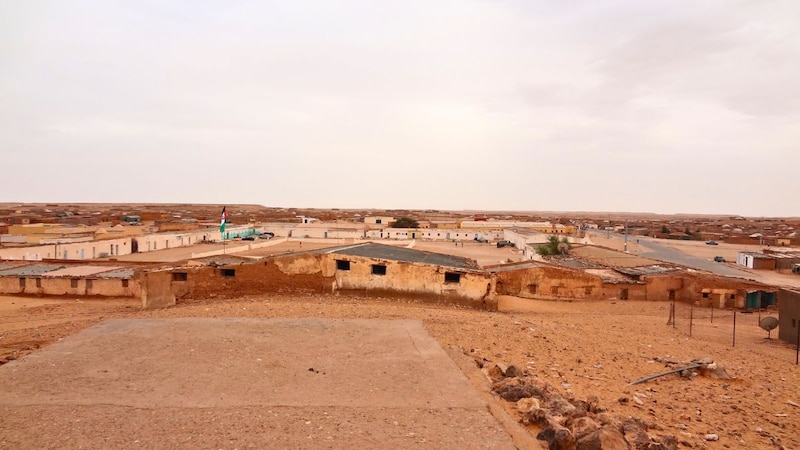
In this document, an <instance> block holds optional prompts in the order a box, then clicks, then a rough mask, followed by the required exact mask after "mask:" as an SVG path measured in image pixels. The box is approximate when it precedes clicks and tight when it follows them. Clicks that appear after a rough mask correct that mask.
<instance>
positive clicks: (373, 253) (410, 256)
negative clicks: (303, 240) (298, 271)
mask: <svg viewBox="0 0 800 450" xmlns="http://www.w3.org/2000/svg"><path fill="white" fill-rule="evenodd" d="M317 253H335V254H337V255H350V256H363V257H365V258H376V259H387V260H391V261H405V262H416V263H422V264H433V265H436V266H446V267H455V268H459V269H470V270H480V267H479V266H478V265H477V263H475V262H474V261H473V260H471V259H467V258H461V257H458V256H452V255H443V254H441V253H429V252H423V251H420V250H414V249H410V248H405V247H393V246H391V245H382V244H375V243H371V242H370V243H366V244H361V245H355V246H350V247H344V248H339V249H333V250H330V249H328V250H327V251H325V250H322V251H318V252H317Z"/></svg>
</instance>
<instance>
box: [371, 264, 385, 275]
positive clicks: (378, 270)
mask: <svg viewBox="0 0 800 450" xmlns="http://www.w3.org/2000/svg"><path fill="white" fill-rule="evenodd" d="M372 274H373V275H386V266H384V265H383V264H373V265H372Z"/></svg>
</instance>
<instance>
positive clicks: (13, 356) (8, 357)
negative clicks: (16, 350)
mask: <svg viewBox="0 0 800 450" xmlns="http://www.w3.org/2000/svg"><path fill="white" fill-rule="evenodd" d="M15 359H17V356H16V355H8V356H6V361H14V360H15Z"/></svg>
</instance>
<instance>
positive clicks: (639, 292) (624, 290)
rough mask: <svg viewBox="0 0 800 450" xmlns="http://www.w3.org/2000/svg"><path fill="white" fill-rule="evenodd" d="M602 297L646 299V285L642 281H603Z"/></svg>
mask: <svg viewBox="0 0 800 450" xmlns="http://www.w3.org/2000/svg"><path fill="white" fill-rule="evenodd" d="M602 299H603V300H607V299H608V300H610V299H619V300H635V301H644V300H647V285H646V284H642V283H635V282H630V283H603V290H602Z"/></svg>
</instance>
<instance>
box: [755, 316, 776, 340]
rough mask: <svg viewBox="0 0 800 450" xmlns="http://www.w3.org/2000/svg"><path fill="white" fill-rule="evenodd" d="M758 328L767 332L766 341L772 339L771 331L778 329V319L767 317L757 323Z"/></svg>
mask: <svg viewBox="0 0 800 450" xmlns="http://www.w3.org/2000/svg"><path fill="white" fill-rule="evenodd" d="M758 326H759V327H761V329H762V330H764V331H766V332H767V339H772V330H774V329H775V328H778V319H777V318H776V317H773V316H767V317H764V318H763V319H761V321H759V322H758Z"/></svg>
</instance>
